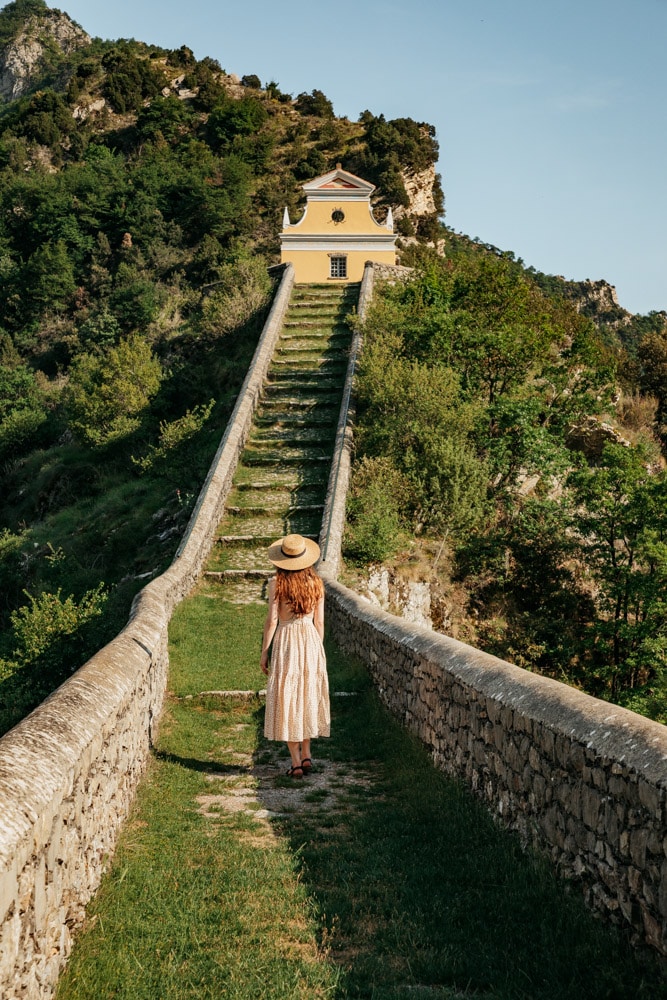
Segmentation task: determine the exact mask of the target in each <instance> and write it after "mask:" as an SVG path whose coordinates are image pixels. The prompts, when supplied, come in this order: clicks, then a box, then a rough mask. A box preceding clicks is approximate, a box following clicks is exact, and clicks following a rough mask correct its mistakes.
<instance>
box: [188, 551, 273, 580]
mask: <svg viewBox="0 0 667 1000" xmlns="http://www.w3.org/2000/svg"><path fill="white" fill-rule="evenodd" d="M265 558H266V556H265ZM274 572H275V570H272V569H221V570H213V569H206V570H204V576H206V577H208V578H209V579H211V578H212V577H213V578H217V579H218V580H239V579H246V580H268V579H269V577H271V576H273V574H274Z"/></svg>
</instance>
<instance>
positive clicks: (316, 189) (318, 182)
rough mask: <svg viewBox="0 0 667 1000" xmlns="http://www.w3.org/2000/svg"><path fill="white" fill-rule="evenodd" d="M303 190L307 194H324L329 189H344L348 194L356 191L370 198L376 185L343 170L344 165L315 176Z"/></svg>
mask: <svg viewBox="0 0 667 1000" xmlns="http://www.w3.org/2000/svg"><path fill="white" fill-rule="evenodd" d="M303 190H304V191H305V192H306V194H307V195H312V194H317V193H322V194H324V193H325V192H329V191H341V192H343V191H344V192H345V193H346V194H352V193H354V194H356V195H357V196H358V197H359V196H360V197H365V198H369V197H370V196H371V194H372V193H373V191H374V190H375V185H374V184H370V183H369V182H368V181H365V180H363V179H362V178H361V177H357V176H356V175H355V174H351V173H349V172H348V171H347V170H343V169H342V167H336V169H335V170H330V171H329V173H328V174H323V175H322V176H321V177H315V178H313V180H312V181H308V182H307V183H306V184H304V185H303Z"/></svg>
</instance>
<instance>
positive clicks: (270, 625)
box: [259, 577, 278, 674]
mask: <svg viewBox="0 0 667 1000" xmlns="http://www.w3.org/2000/svg"><path fill="white" fill-rule="evenodd" d="M277 627H278V602H277V601H276V581H275V577H272V578H271V579H270V580H269V608H268V611H267V612H266V621H265V622H264V634H263V636H262V655H261V657H260V661H259V665H260V667H261V669H262V673H264V674H268V672H269V646H270V645H271V640H272V639H273V636H274V634H275V631H276V628H277Z"/></svg>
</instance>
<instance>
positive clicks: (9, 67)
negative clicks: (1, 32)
mask: <svg viewBox="0 0 667 1000" xmlns="http://www.w3.org/2000/svg"><path fill="white" fill-rule="evenodd" d="M90 41H91V39H90V35H88V34H87V33H86V32H85V31H84V30H83V28H80V27H79V25H78V24H75V22H74V21H72V19H71V18H70V17H68V16H67V14H63V13H61V12H60V11H57V10H46V9H45V10H44V13H43V14H34V15H33V16H32V17H30V18H28V19H27V20H26V23H25V24H24V26H23V28H22V29H21V31H20V32H19V34H18V35H17V36H16V38H14V40H13V41H12V42H10V43H9V45H7V46H5V48H4V50H3V51H2V53H0V98H3V99H4V100H9V101H12V100H15V99H16V98H17V97H21V96H22V95H23V94H25V93H27V92H28V91H29V90H30V87H31V85H32V84H33V82H34V81H35V79H36V78H37V77H38V76H39V72H40V70H41V69H42V67H43V64H44V56H45V53H46V52H47V51H48V50H51V51H53V48H54V46H55V47H57V48H58V49H60V51H61V52H62V53H63V55H68V54H69V53H70V52H74V51H75V49H79V48H81V47H82V46H84V45H90Z"/></svg>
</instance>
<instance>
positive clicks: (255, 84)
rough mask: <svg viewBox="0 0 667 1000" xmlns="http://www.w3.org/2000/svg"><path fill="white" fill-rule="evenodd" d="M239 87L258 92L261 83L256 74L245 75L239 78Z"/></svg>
mask: <svg viewBox="0 0 667 1000" xmlns="http://www.w3.org/2000/svg"><path fill="white" fill-rule="evenodd" d="M241 86H242V87H252V88H253V90H259V89H260V88H261V86H262V81H261V80H260V78H259V77H258V76H257V74H256V73H246V74H245V75H244V76H242V77H241Z"/></svg>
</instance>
